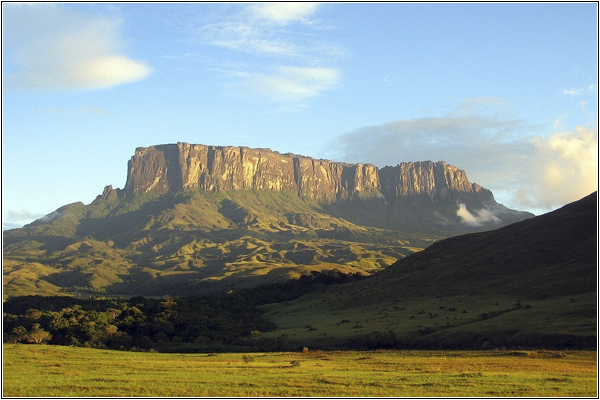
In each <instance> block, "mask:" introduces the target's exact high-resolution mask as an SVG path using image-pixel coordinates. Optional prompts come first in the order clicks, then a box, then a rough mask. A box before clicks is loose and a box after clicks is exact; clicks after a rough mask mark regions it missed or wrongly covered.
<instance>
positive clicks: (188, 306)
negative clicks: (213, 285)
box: [3, 270, 363, 351]
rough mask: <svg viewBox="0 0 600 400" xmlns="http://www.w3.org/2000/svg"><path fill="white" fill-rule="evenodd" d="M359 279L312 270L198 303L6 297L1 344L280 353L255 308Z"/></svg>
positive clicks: (280, 345)
mask: <svg viewBox="0 0 600 400" xmlns="http://www.w3.org/2000/svg"><path fill="white" fill-rule="evenodd" d="M362 278H363V276H361V275H360V274H343V273H341V272H339V271H336V270H334V271H324V272H316V271H315V272H311V273H310V274H309V275H303V276H301V277H300V278H298V279H292V280H289V281H286V282H283V283H275V284H267V285H262V286H259V287H256V288H252V289H240V290H236V291H229V292H228V293H226V294H220V295H213V296H202V297H196V296H190V297H181V298H179V297H178V298H173V297H170V296H165V297H164V298H161V299H150V298H145V297H142V296H134V297H131V298H130V299H118V298H113V299H110V298H97V299H76V298H72V297H66V296H54V297H42V296H22V297H14V298H10V299H8V300H7V301H6V302H5V304H4V315H3V322H4V323H3V340H4V342H5V343H29V344H40V343H48V344H55V345H66V346H85V347H94V348H104V349H118V350H140V351H150V350H157V351H218V350H220V349H222V350H232V349H240V350H249V349H250V347H252V348H257V346H258V347H260V349H262V350H271V349H272V350H275V349H285V348H286V346H287V345H288V341H287V338H285V336H282V337H279V338H276V339H272V340H265V339H263V338H261V333H262V332H269V331H273V330H275V329H276V326H275V324H274V323H272V322H270V321H267V320H265V319H264V318H262V315H261V311H260V309H259V307H260V306H261V305H264V304H269V303H276V302H281V301H290V300H293V299H295V298H297V297H300V296H301V295H303V294H306V293H308V292H311V291H318V290H323V289H325V288H326V287H329V286H331V285H337V284H341V283H347V282H351V281H354V280H358V279H362Z"/></svg>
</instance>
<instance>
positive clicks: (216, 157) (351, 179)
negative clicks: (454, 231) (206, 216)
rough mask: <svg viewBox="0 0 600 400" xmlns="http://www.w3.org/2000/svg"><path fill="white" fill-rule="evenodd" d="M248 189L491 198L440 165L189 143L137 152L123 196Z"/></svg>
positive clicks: (339, 196)
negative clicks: (380, 164) (378, 162)
mask: <svg viewBox="0 0 600 400" xmlns="http://www.w3.org/2000/svg"><path fill="white" fill-rule="evenodd" d="M251 189H257V190H273V191H279V192H283V191H288V192H295V193H297V194H298V195H299V196H300V197H304V198H309V199H312V200H316V201H319V202H324V203H331V202H335V201H343V200H348V199H353V198H382V197H385V199H386V201H388V202H393V201H394V200H395V199H397V198H410V197H414V196H426V197H429V198H430V199H432V200H435V199H439V198H444V197H447V196H448V195H449V193H451V192H452V191H460V192H469V193H480V194H482V195H483V196H484V197H490V198H493V197H492V194H491V192H489V191H488V190H486V189H483V188H482V187H481V186H479V185H477V184H474V183H470V182H469V181H468V179H467V175H466V173H465V172H464V171H462V170H460V169H458V168H456V167H453V166H451V165H448V164H446V163H445V162H442V161H440V162H436V163H434V162H431V161H423V162H408V163H401V164H399V165H397V166H395V167H384V168H382V169H378V168H377V167H376V166H374V165H371V164H346V163H340V162H333V161H329V160H316V159H313V158H310V157H304V156H299V155H295V154H289V153H287V154H280V153H277V152H274V151H271V150H269V149H250V148H247V147H234V146H229V147H221V146H205V145H200V144H188V143H177V144H165V145H158V146H151V147H140V148H137V149H136V151H135V155H134V156H133V157H132V158H131V160H130V161H129V163H128V171H127V183H126V185H125V188H124V190H123V193H124V195H125V196H137V195H141V194H145V193H157V194H160V193H167V192H179V191H189V190H201V191H207V192H215V191H226V190H251ZM111 190H112V188H111ZM106 195H107V193H105V194H104V196H106Z"/></svg>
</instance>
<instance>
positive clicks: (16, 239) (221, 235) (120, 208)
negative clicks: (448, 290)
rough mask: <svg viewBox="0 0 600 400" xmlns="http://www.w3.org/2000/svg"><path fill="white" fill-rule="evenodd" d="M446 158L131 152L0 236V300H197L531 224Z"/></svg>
mask: <svg viewBox="0 0 600 400" xmlns="http://www.w3.org/2000/svg"><path fill="white" fill-rule="evenodd" d="M531 216H532V214H530V213H526V212H519V211H514V210H510V209H508V208H506V207H504V206H502V205H500V204H498V203H496V201H495V200H494V197H493V195H492V193H491V192H490V191H489V190H487V189H484V188H482V187H481V186H479V185H478V184H475V183H470V182H469V181H468V179H467V176H466V173H465V172H464V171H462V170H460V169H458V168H456V167H454V166H451V165H448V164H446V163H445V162H435V163H434V162H431V161H424V162H410V163H401V164H398V165H397V166H395V167H384V168H381V169H379V168H377V167H376V166H374V165H370V164H347V163H340V162H333V161H329V160H316V159H313V158H310V157H305V156H299V155H294V154H289V153H288V154H280V153H277V152H274V151H271V150H268V149H250V148H246V147H220V146H205V145H194V144H187V143H177V144H166V145H158V146H151V147H147V148H138V149H136V151H135V154H134V156H133V157H132V158H131V159H130V161H129V163H128V170H127V181H126V184H125V187H124V188H123V189H113V188H112V186H110V185H109V186H106V187H105V188H104V190H103V192H102V194H101V195H99V196H98V197H97V198H96V199H95V200H94V201H93V202H92V203H91V204H89V205H84V204H83V203H74V204H70V205H66V206H64V207H61V208H59V209H58V210H56V211H54V212H53V213H50V214H48V215H47V216H45V217H43V218H41V219H39V220H37V221H34V222H33V223H31V224H29V225H27V226H25V227H23V228H21V229H14V230H11V231H5V232H4V255H3V257H4V283H5V285H4V289H5V290H4V293H5V295H16V294H35V293H37V294H40V293H41V294H56V293H82V292H85V293H93V294H98V293H108V294H125V295H132V294H142V295H164V294H172V295H173V294H174V295H183V294H198V293H204V292H206V291H210V290H229V289H231V288H235V287H241V286H254V285H257V284H260V283H266V282H273V281H277V280H282V279H288V278H290V277H295V276H299V275H300V274H303V273H307V272H310V271H311V270H329V269H338V270H340V271H342V272H352V273H361V274H370V273H372V272H374V271H377V270H380V269H382V268H385V267H386V266H388V265H390V264H392V263H393V262H395V261H396V260H397V259H400V258H403V257H405V256H406V255H408V254H410V253H412V252H414V251H417V250H420V249H423V248H425V247H427V246H428V245H429V244H431V243H432V242H434V241H436V240H438V239H440V238H444V237H449V236H454V235H456V234H459V233H465V232H472V231H477V230H487V229H492V228H496V227H500V226H503V225H506V224H508V223H512V222H515V221H519V220H522V219H525V218H529V217H531Z"/></svg>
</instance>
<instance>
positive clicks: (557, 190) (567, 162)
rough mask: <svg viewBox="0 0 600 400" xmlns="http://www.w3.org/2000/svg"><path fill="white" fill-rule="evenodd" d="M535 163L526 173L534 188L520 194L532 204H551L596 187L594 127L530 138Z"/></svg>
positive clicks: (593, 189) (562, 202)
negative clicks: (533, 181)
mask: <svg viewBox="0 0 600 400" xmlns="http://www.w3.org/2000/svg"><path fill="white" fill-rule="evenodd" d="M532 143H533V144H534V145H535V146H536V148H537V154H536V159H535V162H536V164H537V165H536V167H537V168H535V169H532V171H531V172H530V175H531V176H532V178H534V179H535V182H536V184H537V186H538V187H537V188H536V190H535V191H531V192H529V193H528V194H527V195H526V196H524V198H523V200H524V201H525V202H529V203H532V204H541V205H542V206H545V207H552V206H555V205H559V204H565V203H568V202H571V201H573V200H576V199H579V198H581V197H584V196H586V195H588V194H590V193H592V192H594V191H596V190H598V128H597V127H595V128H588V127H577V128H576V129H575V130H574V131H567V132H558V133H555V134H553V135H551V136H550V137H548V138H543V137H541V138H534V139H533V140H532Z"/></svg>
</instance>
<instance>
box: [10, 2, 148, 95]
mask: <svg viewBox="0 0 600 400" xmlns="http://www.w3.org/2000/svg"><path fill="white" fill-rule="evenodd" d="M3 11H4V16H5V19H4V25H5V27H4V28H5V29H4V32H3V37H4V38H6V39H5V40H6V41H7V45H8V46H7V47H8V51H7V54H8V60H9V61H10V62H11V65H10V68H9V71H7V72H6V75H5V83H6V84H7V85H8V86H9V88H11V89H29V90H77V89H106V88H110V87H114V86H117V85H121V84H124V83H128V82H135V81H138V80H141V79H144V78H146V77H148V76H149V75H150V73H151V69H150V68H149V67H148V66H146V65H145V64H144V63H143V62H140V61H135V60H132V59H130V58H128V57H127V56H125V55H124V51H123V43H124V40H123V39H122V38H121V36H120V27H121V23H122V22H121V20H120V18H118V17H115V16H114V15H111V16H98V15H87V14H79V13H74V12H72V11H68V10H66V9H64V8H63V7H59V6H57V5H54V6H47V7H44V6H40V7H18V8H14V7H8V8H4V10H3Z"/></svg>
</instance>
